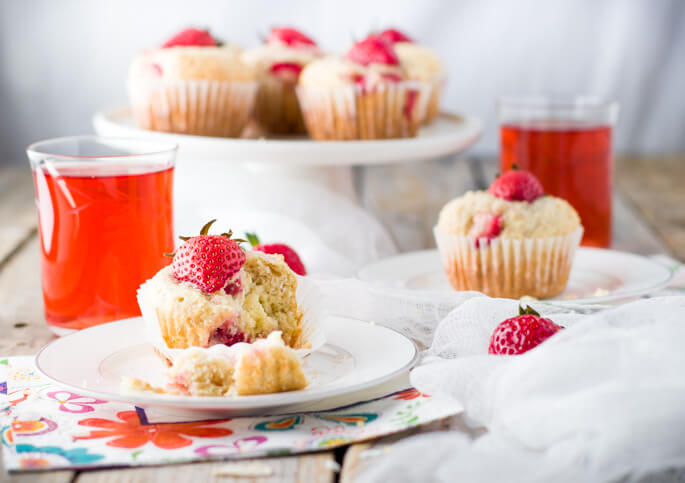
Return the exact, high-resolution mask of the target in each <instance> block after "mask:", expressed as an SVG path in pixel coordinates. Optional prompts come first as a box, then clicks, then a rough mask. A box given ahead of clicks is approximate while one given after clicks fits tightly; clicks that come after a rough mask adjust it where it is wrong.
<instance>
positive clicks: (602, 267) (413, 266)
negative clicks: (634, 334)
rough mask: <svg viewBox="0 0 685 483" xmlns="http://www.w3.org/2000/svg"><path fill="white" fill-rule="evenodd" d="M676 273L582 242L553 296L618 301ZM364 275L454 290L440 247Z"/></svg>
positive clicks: (376, 267)
mask: <svg viewBox="0 0 685 483" xmlns="http://www.w3.org/2000/svg"><path fill="white" fill-rule="evenodd" d="M672 276H673V274H672V272H671V270H669V269H668V268H667V267H665V266H663V265H661V264H660V263H657V262H655V261H653V260H650V259H648V258H645V257H642V256H639V255H634V254H632V253H625V252H619V251H616V250H604V249H601V248H584V247H580V248H578V250H577V251H576V256H575V259H574V261H573V267H572V269H571V275H570V276H569V281H568V285H567V286H566V290H564V292H563V293H562V294H561V295H559V296H558V297H555V298H552V299H548V300H550V301H554V302H555V303H557V304H559V303H561V304H567V305H575V304H601V303H606V302H613V301H617V300H621V299H626V298H632V297H638V296H641V295H645V294H648V293H651V292H654V291H656V290H658V289H660V288H663V287H664V286H665V285H666V284H667V283H668V282H669V280H670V279H671V277H672ZM359 278H361V279H362V280H367V281H373V282H380V283H383V284H384V285H387V286H392V287H397V288H408V289H414V290H432V291H442V292H446V291H453V290H454V289H452V288H451V286H450V285H449V282H448V281H447V278H446V277H445V273H444V271H443V268H442V264H441V263H440V254H439V253H438V251H437V250H424V251H418V252H411V253H405V254H403V255H399V256H396V257H392V258H386V259H384V260H380V261H378V262H375V263H372V264H370V265H367V266H366V267H364V268H362V269H361V270H360V271H359ZM606 292H608V293H606Z"/></svg>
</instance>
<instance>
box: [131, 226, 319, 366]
mask: <svg viewBox="0 0 685 483" xmlns="http://www.w3.org/2000/svg"><path fill="white" fill-rule="evenodd" d="M211 224H212V222H210V223H208V224H207V225H205V226H204V227H203V228H202V231H201V232H200V236H196V237H192V238H186V237H184V238H183V239H184V240H185V242H184V243H183V244H182V245H181V246H180V247H179V248H178V250H177V252H176V253H175V254H174V255H173V260H172V263H171V265H169V266H167V267H165V268H163V269H162V270H160V271H159V272H157V274H156V275H155V276H154V277H152V278H151V279H150V280H148V281H147V282H145V283H144V284H143V285H142V286H141V287H140V289H139V290H138V302H139V305H140V308H141V311H142V313H143V317H144V319H145V324H146V329H147V333H148V338H149V339H150V341H151V342H152V343H153V345H155V347H156V348H157V349H158V350H159V351H161V352H162V354H163V355H165V356H166V357H168V358H169V359H174V357H172V356H171V355H170V354H172V353H174V352H178V351H175V350H176V349H185V348H188V347H210V346H213V345H216V344H223V345H227V346H231V345H233V344H236V343H239V342H248V343H249V342H253V341H255V340H257V339H260V338H264V337H267V336H268V335H269V334H270V333H271V332H273V331H276V330H278V331H280V332H281V333H282V338H283V340H284V341H285V343H286V344H287V345H288V346H289V347H293V348H296V349H300V348H307V347H309V345H310V340H309V336H310V335H311V333H310V330H309V328H308V327H305V325H306V324H305V323H304V321H303V312H302V310H301V307H299V306H298V300H297V293H296V292H297V287H298V279H297V277H296V275H295V274H294V273H293V271H292V270H291V269H290V268H289V267H288V265H287V264H286V263H285V261H284V260H283V257H282V256H281V255H278V254H268V253H263V252H260V251H256V250H251V251H248V252H244V251H243V250H242V248H241V247H240V245H239V244H238V242H237V241H236V240H232V239H231V233H230V232H229V233H224V234H221V235H209V234H208V230H209V226H210V225H211ZM167 349H170V350H167Z"/></svg>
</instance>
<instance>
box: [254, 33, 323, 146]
mask: <svg viewBox="0 0 685 483" xmlns="http://www.w3.org/2000/svg"><path fill="white" fill-rule="evenodd" d="M320 56H321V50H320V49H319V47H318V46H317V45H316V43H315V42H314V41H313V40H312V39H310V38H309V37H307V36H306V35H305V34H303V33H302V32H299V31H298V30H295V29H294V28H290V27H274V28H272V29H271V32H269V35H268V37H267V38H266V41H265V43H264V45H261V46H259V47H256V48H254V49H249V50H247V51H245V52H244V53H243V54H242V60H243V62H244V63H245V64H246V65H249V66H250V67H252V68H253V69H254V70H255V72H256V73H257V78H258V81H259V91H258V94H257V103H256V106H255V112H254V117H255V120H256V121H257V122H258V123H259V124H260V125H261V126H262V127H263V128H264V129H266V131H267V132H269V133H273V134H304V133H305V132H306V130H305V127H304V121H303V120H302V112H301V111H300V104H299V102H298V101H297V95H296V94H295V86H296V85H297V80H298V79H299V77H300V72H301V71H302V69H303V68H304V66H306V65H307V64H309V63H310V62H311V61H313V60H314V59H316V58H317V57H320Z"/></svg>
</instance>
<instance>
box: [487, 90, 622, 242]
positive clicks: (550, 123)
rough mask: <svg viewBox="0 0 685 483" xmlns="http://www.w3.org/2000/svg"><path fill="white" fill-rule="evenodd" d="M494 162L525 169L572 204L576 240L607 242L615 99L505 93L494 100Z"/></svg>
mask: <svg viewBox="0 0 685 483" xmlns="http://www.w3.org/2000/svg"><path fill="white" fill-rule="evenodd" d="M497 110H498V118H499V122H500V167H501V170H502V171H503V172H504V171H506V170H509V169H512V167H513V166H514V165H517V166H518V167H519V168H521V169H525V170H528V171H531V172H532V173H533V174H535V175H536V176H537V177H538V178H539V179H540V182H541V183H542V186H543V187H544V189H545V192H546V193H548V194H551V195H554V196H558V197H560V198H564V199H565V200H566V201H568V202H569V203H571V205H572V206H573V207H574V208H575V209H576V211H577V212H578V214H579V215H580V218H581V222H582V224H583V227H584V230H585V231H584V234H583V240H582V243H581V244H582V245H585V246H594V247H605V248H606V247H608V246H609V245H610V244H611V196H612V187H613V154H612V147H611V138H612V130H613V126H614V125H615V123H616V119H617V116H618V105H617V104H616V103H614V102H604V101H602V100H599V99H597V98H595V97H583V96H578V97H569V98H561V97H557V98H554V97H547V98H545V97H519V98H515V97H507V98H502V99H500V100H499V102H498V106H497Z"/></svg>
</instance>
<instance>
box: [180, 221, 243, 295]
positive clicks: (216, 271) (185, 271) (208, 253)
mask: <svg viewBox="0 0 685 483" xmlns="http://www.w3.org/2000/svg"><path fill="white" fill-rule="evenodd" d="M215 221H216V220H212V221H210V222H209V223H207V224H206V225H205V226H203V227H202V230H201V231H200V235H199V236H194V237H192V238H189V237H181V239H182V240H184V242H185V243H183V244H182V245H181V246H180V247H178V250H177V251H176V253H175V254H174V259H173V260H172V262H171V269H172V272H173V275H174V277H175V278H176V280H179V281H182V282H189V283H191V284H192V285H194V286H195V287H197V288H198V289H200V290H202V292H204V293H214V292H217V291H218V290H221V289H222V288H224V287H227V286H228V285H230V284H231V283H233V278H234V277H235V275H236V274H237V273H238V272H239V271H240V269H241V268H242V267H243V265H244V264H245V252H244V251H243V250H242V248H240V245H239V244H238V240H232V239H231V232H229V233H223V234H221V235H208V234H207V233H208V232H209V227H210V226H211V225H212V223H214V222H215Z"/></svg>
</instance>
